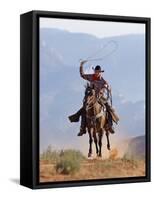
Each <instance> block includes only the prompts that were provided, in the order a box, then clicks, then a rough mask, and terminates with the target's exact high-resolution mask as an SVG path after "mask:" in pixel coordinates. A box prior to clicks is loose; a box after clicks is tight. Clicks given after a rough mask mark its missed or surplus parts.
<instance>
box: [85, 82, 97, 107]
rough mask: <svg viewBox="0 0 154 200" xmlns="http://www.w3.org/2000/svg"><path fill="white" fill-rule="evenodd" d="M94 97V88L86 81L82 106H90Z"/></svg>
mask: <svg viewBox="0 0 154 200" xmlns="http://www.w3.org/2000/svg"><path fill="white" fill-rule="evenodd" d="M94 98H95V90H94V89H93V88H92V87H90V85H89V84H88V83H87V86H86V90H85V97H84V102H83V103H84V107H87V106H90V105H91V104H92V103H93V100H94Z"/></svg>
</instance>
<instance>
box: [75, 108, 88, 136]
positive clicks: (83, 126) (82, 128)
mask: <svg viewBox="0 0 154 200" xmlns="http://www.w3.org/2000/svg"><path fill="white" fill-rule="evenodd" d="M83 134H86V113H85V111H84V109H83V110H82V115H81V126H80V132H79V133H78V134H77V136H82V135H83Z"/></svg>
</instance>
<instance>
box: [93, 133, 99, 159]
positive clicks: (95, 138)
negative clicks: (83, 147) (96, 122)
mask: <svg viewBox="0 0 154 200" xmlns="http://www.w3.org/2000/svg"><path fill="white" fill-rule="evenodd" d="M93 138H94V142H95V147H96V154H97V155H98V144H97V136H96V129H93Z"/></svg>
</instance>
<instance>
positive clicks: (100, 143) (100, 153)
mask: <svg viewBox="0 0 154 200" xmlns="http://www.w3.org/2000/svg"><path fill="white" fill-rule="evenodd" d="M98 136H99V141H98V144H99V153H98V156H99V157H102V138H103V129H101V130H100V132H99V135H98Z"/></svg>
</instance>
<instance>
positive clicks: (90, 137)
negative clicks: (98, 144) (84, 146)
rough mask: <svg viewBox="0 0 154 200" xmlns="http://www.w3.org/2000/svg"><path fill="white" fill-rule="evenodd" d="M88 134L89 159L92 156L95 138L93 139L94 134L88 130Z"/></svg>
mask: <svg viewBox="0 0 154 200" xmlns="http://www.w3.org/2000/svg"><path fill="white" fill-rule="evenodd" d="M88 134H89V152H88V157H91V156H92V142H93V138H92V134H91V130H90V129H88Z"/></svg>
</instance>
